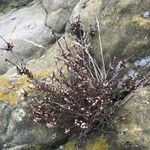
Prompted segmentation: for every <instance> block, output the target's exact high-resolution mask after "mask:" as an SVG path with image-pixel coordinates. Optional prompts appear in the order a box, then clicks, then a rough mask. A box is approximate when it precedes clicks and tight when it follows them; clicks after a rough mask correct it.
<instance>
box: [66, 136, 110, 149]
mask: <svg viewBox="0 0 150 150" xmlns="http://www.w3.org/2000/svg"><path fill="white" fill-rule="evenodd" d="M64 150H76V149H75V141H71V142H68V143H67V144H66V145H65V146H64ZM81 150H108V143H107V141H106V139H105V138H104V136H100V137H98V138H96V139H94V140H89V141H88V142H87V143H86V144H85V146H83V148H81Z"/></svg>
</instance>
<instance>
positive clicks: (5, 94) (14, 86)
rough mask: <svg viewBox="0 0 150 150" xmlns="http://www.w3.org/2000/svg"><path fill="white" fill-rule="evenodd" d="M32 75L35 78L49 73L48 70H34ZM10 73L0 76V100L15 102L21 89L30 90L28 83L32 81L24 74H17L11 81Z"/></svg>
mask: <svg viewBox="0 0 150 150" xmlns="http://www.w3.org/2000/svg"><path fill="white" fill-rule="evenodd" d="M33 74H34V77H35V78H37V79H41V78H47V77H48V76H49V75H50V74H51V71H50V70H42V71H38V72H34V73H33ZM11 79H12V76H11V75H8V76H6V75H4V76H1V77H0V100H4V101H8V102H9V103H10V104H16V103H17V101H18V100H19V97H20V95H21V92H20V91H21V89H25V90H26V91H31V88H30V87H29V85H31V84H32V83H31V82H30V80H29V79H28V78H27V77H26V76H19V77H18V78H17V77H16V79H14V80H13V82H12V81H11Z"/></svg>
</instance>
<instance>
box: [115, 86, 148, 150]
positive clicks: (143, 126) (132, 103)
mask: <svg viewBox="0 0 150 150" xmlns="http://www.w3.org/2000/svg"><path fill="white" fill-rule="evenodd" d="M149 113H150V87H145V88H142V89H139V90H137V91H136V92H135V93H134V94H133V95H132V96H131V98H130V99H129V100H128V102H127V103H126V104H125V106H124V109H123V110H122V112H121V114H127V115H126V117H125V119H124V120H120V119H119V120H116V122H117V131H118V136H119V137H120V138H119V139H118V143H119V144H123V145H124V149H125V148H126V149H139V150H148V149H150V136H149V135H150V126H149V124H150V116H149Z"/></svg>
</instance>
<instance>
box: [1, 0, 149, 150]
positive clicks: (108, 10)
mask: <svg viewBox="0 0 150 150" xmlns="http://www.w3.org/2000/svg"><path fill="white" fill-rule="evenodd" d="M79 16H80V20H81V22H82V24H83V27H84V28H85V29H86V30H89V29H90V25H92V26H93V27H94V26H95V25H96V17H97V18H98V20H99V23H100V29H101V33H100V34H101V37H102V45H103V50H104V55H105V58H106V61H107V60H108V58H112V57H114V56H119V57H123V56H124V55H129V54H135V55H136V54H140V53H141V55H142V56H144V57H145V56H150V49H149V47H150V40H149V38H150V32H149V30H150V1H149V0H142V1H141V0H136V1H135V0H126V1H125V0H120V1H118V0H80V1H79V0H34V1H33V0H14V1H10V0H1V1H0V36H2V37H3V38H4V39H6V40H7V41H8V42H9V41H10V42H12V43H13V44H14V46H15V47H14V48H13V51H14V55H12V53H11V52H6V51H4V50H0V74H1V76H0V100H3V101H9V102H10V103H11V104H15V105H13V106H12V105H10V104H8V103H6V102H0V149H2V150H21V149H27V150H29V149H34V148H35V147H37V148H39V149H42V150H46V149H47V147H49V146H51V145H52V144H53V143H57V141H59V140H61V139H62V138H63V137H62V136H63V135H62V134H61V133H60V132H59V131H55V129H48V128H47V127H44V126H42V125H39V124H36V123H33V122H31V121H30V120H29V119H28V118H27V116H26V113H25V111H24V105H22V104H20V103H22V102H20V101H21V96H20V93H21V89H22V88H25V89H28V86H29V83H28V82H27V78H25V77H19V76H18V75H17V74H16V71H15V68H14V67H12V66H10V65H9V64H8V63H6V62H5V61H4V60H5V58H6V57H7V58H8V59H9V60H11V61H13V62H14V61H18V60H20V59H22V58H23V59H24V60H25V62H27V64H29V65H28V67H29V69H31V70H32V71H33V73H34V74H35V76H36V77H38V78H42V79H45V77H46V76H48V75H49V74H50V73H51V72H52V70H53V69H56V66H55V56H58V55H59V52H58V45H57V43H55V37H54V36H53V34H52V29H53V30H54V31H55V33H56V36H57V37H58V38H59V37H61V36H62V35H64V36H66V37H68V31H69V26H70V24H69V23H68V22H67V21H68V20H69V21H70V22H75V21H76V20H77V18H78V17H79ZM67 42H70V41H69V39H67ZM92 44H93V47H94V49H95V51H94V52H93V53H94V54H95V56H96V58H97V59H98V60H99V61H100V60H101V57H100V52H99V42H98V33H96V34H95V35H94V36H93V38H92ZM5 46H6V43H5V42H4V40H3V39H2V38H0V48H3V47H5ZM148 63H149V60H148ZM2 74H3V75H2ZM14 85H15V86H14ZM12 87H13V88H12ZM149 92H150V91H149V88H143V89H140V90H139V91H137V92H136V93H135V94H134V95H133V96H132V97H131V99H130V100H129V101H128V102H127V103H126V105H125V107H124V108H125V110H123V112H122V113H126V111H127V112H129V117H128V116H127V119H125V120H123V121H121V120H119V119H116V127H117V130H118V131H117V132H118V137H120V138H118V139H116V141H114V143H115V144H114V143H113V144H112V143H111V142H112V141H111V142H109V141H110V139H109V138H108V139H107V136H106V138H105V136H104V137H100V138H98V140H96V141H100V143H102V144H100V147H99V144H95V143H99V142H94V146H92V144H91V143H90V142H89V146H88V144H87V145H86V148H87V149H88V148H91V147H92V148H93V147H94V148H95V149H94V150H96V148H97V149H98V150H99V149H100V150H108V149H110V150H114V149H116V150H117V148H118V150H129V149H131V150H132V149H133V150H148V149H150V144H149V141H150V139H149V132H150V131H149V130H150V129H149V123H150V118H149V116H148V114H149V111H150V110H149V103H150V101H149V99H150V98H149V97H150V95H149ZM124 111H125V112H124ZM117 132H116V133H117ZM56 133H57V134H56ZM55 135H56V137H55V138H54V137H53V136H55ZM112 139H114V138H113V137H111V140H112ZM123 139H125V140H123ZM113 146H115V147H113ZM65 148H66V147H65ZM67 148H68V147H67ZM67 148H66V149H67ZM71 148H72V147H71ZM68 149H69V148H68ZM69 150H70V149H69ZM71 150H73V149H71ZM90 150H91V149H90Z"/></svg>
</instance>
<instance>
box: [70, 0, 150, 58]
mask: <svg viewBox="0 0 150 150" xmlns="http://www.w3.org/2000/svg"><path fill="white" fill-rule="evenodd" d="M149 10H150V1H147V0H143V1H141V0H136V1H134V0H127V1H124V0H120V1H118V0H80V1H79V3H78V4H77V5H76V6H75V8H74V9H73V12H72V14H71V17H70V21H71V22H74V21H75V20H76V18H78V16H80V20H81V22H82V23H83V24H84V26H86V27H88V28H89V26H90V25H93V26H94V25H95V24H96V17H97V18H98V19H99V22H100V29H101V37H102V44H103V50H104V53H105V55H106V57H108V58H109V56H111V57H113V56H119V57H121V56H124V55H128V54H135V53H142V52H143V53H145V55H150V49H149V47H150V40H149V38H150V34H149V30H150V18H149V15H146V14H149V13H148V12H149ZM145 16H147V17H145ZM98 43H99V42H98V37H97V36H96V37H95V38H94V39H93V46H94V47H95V55H96V57H97V58H98V59H100V58H101V57H100V52H99V44H98ZM98 54H99V55H98Z"/></svg>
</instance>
